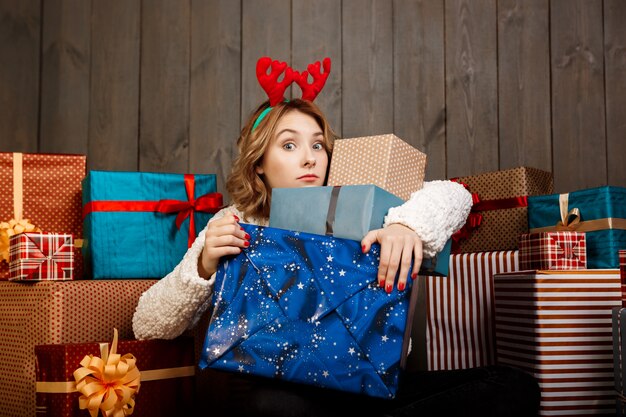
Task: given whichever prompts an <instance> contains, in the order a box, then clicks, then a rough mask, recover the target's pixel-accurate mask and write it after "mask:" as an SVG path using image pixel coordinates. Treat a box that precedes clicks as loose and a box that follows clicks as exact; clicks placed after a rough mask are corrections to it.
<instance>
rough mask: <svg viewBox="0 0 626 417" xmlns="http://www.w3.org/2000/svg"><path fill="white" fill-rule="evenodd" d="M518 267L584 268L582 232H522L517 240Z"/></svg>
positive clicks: (585, 256) (585, 253) (585, 266)
mask: <svg viewBox="0 0 626 417" xmlns="http://www.w3.org/2000/svg"><path fill="white" fill-rule="evenodd" d="M519 257H520V260H519V262H520V269H521V270H529V269H586V268H587V249H586V240H585V234H584V233H578V232H541V233H524V234H522V235H521V236H520V242H519Z"/></svg>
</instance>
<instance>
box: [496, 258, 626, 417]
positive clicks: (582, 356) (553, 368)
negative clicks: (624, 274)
mask: <svg viewBox="0 0 626 417" xmlns="http://www.w3.org/2000/svg"><path fill="white" fill-rule="evenodd" d="M494 289H495V323H496V326H495V330H496V356H497V363H498V364H505V365H511V366H516V367H518V368H521V369H524V370H526V371H528V372H529V373H531V374H532V375H534V376H535V378H537V380H538V381H539V385H540V387H541V406H540V415H542V416H554V415H558V416H581V415H615V391H614V388H613V355H612V353H613V352H612V331H611V310H612V308H613V307H618V306H620V305H621V303H622V295H621V287H620V276H619V271H618V270H617V269H607V270H602V269H594V270H591V269H589V270H571V271H554V270H550V271H548V270H543V271H532V272H530V271H527V272H521V273H512V274H496V276H495V278H494Z"/></svg>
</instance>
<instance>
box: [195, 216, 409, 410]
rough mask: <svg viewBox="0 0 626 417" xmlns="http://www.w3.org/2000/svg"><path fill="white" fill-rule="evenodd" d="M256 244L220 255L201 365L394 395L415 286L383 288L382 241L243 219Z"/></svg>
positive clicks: (345, 389) (375, 393) (341, 388)
mask: <svg viewBox="0 0 626 417" xmlns="http://www.w3.org/2000/svg"><path fill="white" fill-rule="evenodd" d="M242 227H243V228H244V229H245V231H246V232H247V233H248V234H250V246H249V247H248V248H247V249H245V250H244V251H242V253H241V254H239V255H237V256H236V257H229V258H225V259H223V260H222V262H221V263H220V266H219V268H218V271H217V276H216V281H215V291H214V294H213V297H214V298H213V315H212V317H211V321H210V323H209V327H208V330H207V334H206V338H205V341H204V346H203V350H202V354H201V357H200V368H201V369H204V368H206V367H210V368H214V369H220V370H225V371H230V372H239V373H243V374H254V375H260V376H265V377H269V378H279V379H283V380H288V381H292V382H294V383H302V384H310V385H314V386H319V387H326V388H330V389H336V390H341V391H349V392H353V393H359V394H365V395H369V396H374V397H380V398H394V397H395V394H396V391H397V387H398V381H399V377H400V372H401V370H402V369H403V368H404V363H405V359H406V355H407V353H408V341H409V337H410V328H411V326H410V323H411V319H412V315H413V306H414V302H415V299H416V295H417V294H416V292H415V291H413V288H414V287H416V286H413V285H412V282H411V280H410V279H409V280H408V281H409V282H407V289H405V290H404V291H402V292H400V291H398V290H397V289H396V288H394V290H393V291H392V293H391V294H387V293H386V292H385V291H384V290H383V289H382V288H380V287H379V286H378V283H377V278H376V273H377V270H378V260H379V249H380V247H379V246H378V245H373V246H372V248H371V250H370V251H369V253H367V254H363V253H361V246H360V242H357V241H354V240H348V239H341V238H335V237H332V236H321V235H316V234H309V233H301V232H293V231H288V230H283V229H276V228H272V227H262V226H252V225H247V224H242Z"/></svg>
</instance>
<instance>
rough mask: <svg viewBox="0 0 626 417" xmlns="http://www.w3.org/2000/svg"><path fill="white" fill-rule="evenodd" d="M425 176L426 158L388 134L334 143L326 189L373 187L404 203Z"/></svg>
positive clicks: (418, 187) (341, 140)
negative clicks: (375, 186) (329, 187)
mask: <svg viewBox="0 0 626 417" xmlns="http://www.w3.org/2000/svg"><path fill="white" fill-rule="evenodd" d="M425 175H426V154H425V153H423V152H421V151H419V150H418V149H417V148H415V147H413V146H412V145H410V144H409V143H407V142H405V141H404V140H402V139H400V138H399V137H397V136H396V135H394V134H393V133H391V134H386V135H377V136H364V137H359V138H346V139H337V140H336V141H335V144H334V146H333V158H332V160H331V162H330V168H329V172H328V185H332V186H335V185H370V184H374V185H377V186H378V187H380V188H382V189H383V190H386V191H388V192H390V193H391V194H394V195H396V196H398V197H400V198H401V199H403V200H405V201H406V200H408V199H409V197H410V196H411V194H412V193H414V192H415V191H417V190H419V189H421V188H422V186H423V184H424V176H425Z"/></svg>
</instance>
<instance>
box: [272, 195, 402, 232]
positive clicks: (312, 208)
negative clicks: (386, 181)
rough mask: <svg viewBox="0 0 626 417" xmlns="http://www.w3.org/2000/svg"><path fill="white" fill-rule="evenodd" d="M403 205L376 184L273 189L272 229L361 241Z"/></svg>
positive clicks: (399, 200) (398, 198) (397, 198)
mask: <svg viewBox="0 0 626 417" xmlns="http://www.w3.org/2000/svg"><path fill="white" fill-rule="evenodd" d="M402 203H404V200H402V199H401V198H400V197H397V196H395V195H393V194H391V193H390V192H387V191H385V190H383V189H382V188H380V187H378V186H376V185H344V186H334V187H333V186H322V187H303V188H274V189H273V190H272V204H271V207H270V226H271V227H275V228H278V229H286V230H292V231H297V232H306V233H314V234H318V235H326V236H334V237H340V238H343V239H352V240H358V241H360V240H361V239H363V237H364V236H365V235H366V234H367V232H369V231H370V230H374V229H379V228H381V227H382V226H383V222H384V220H385V215H386V214H387V211H388V210H389V209H390V208H391V207H396V206H399V205H401V204H402Z"/></svg>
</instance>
